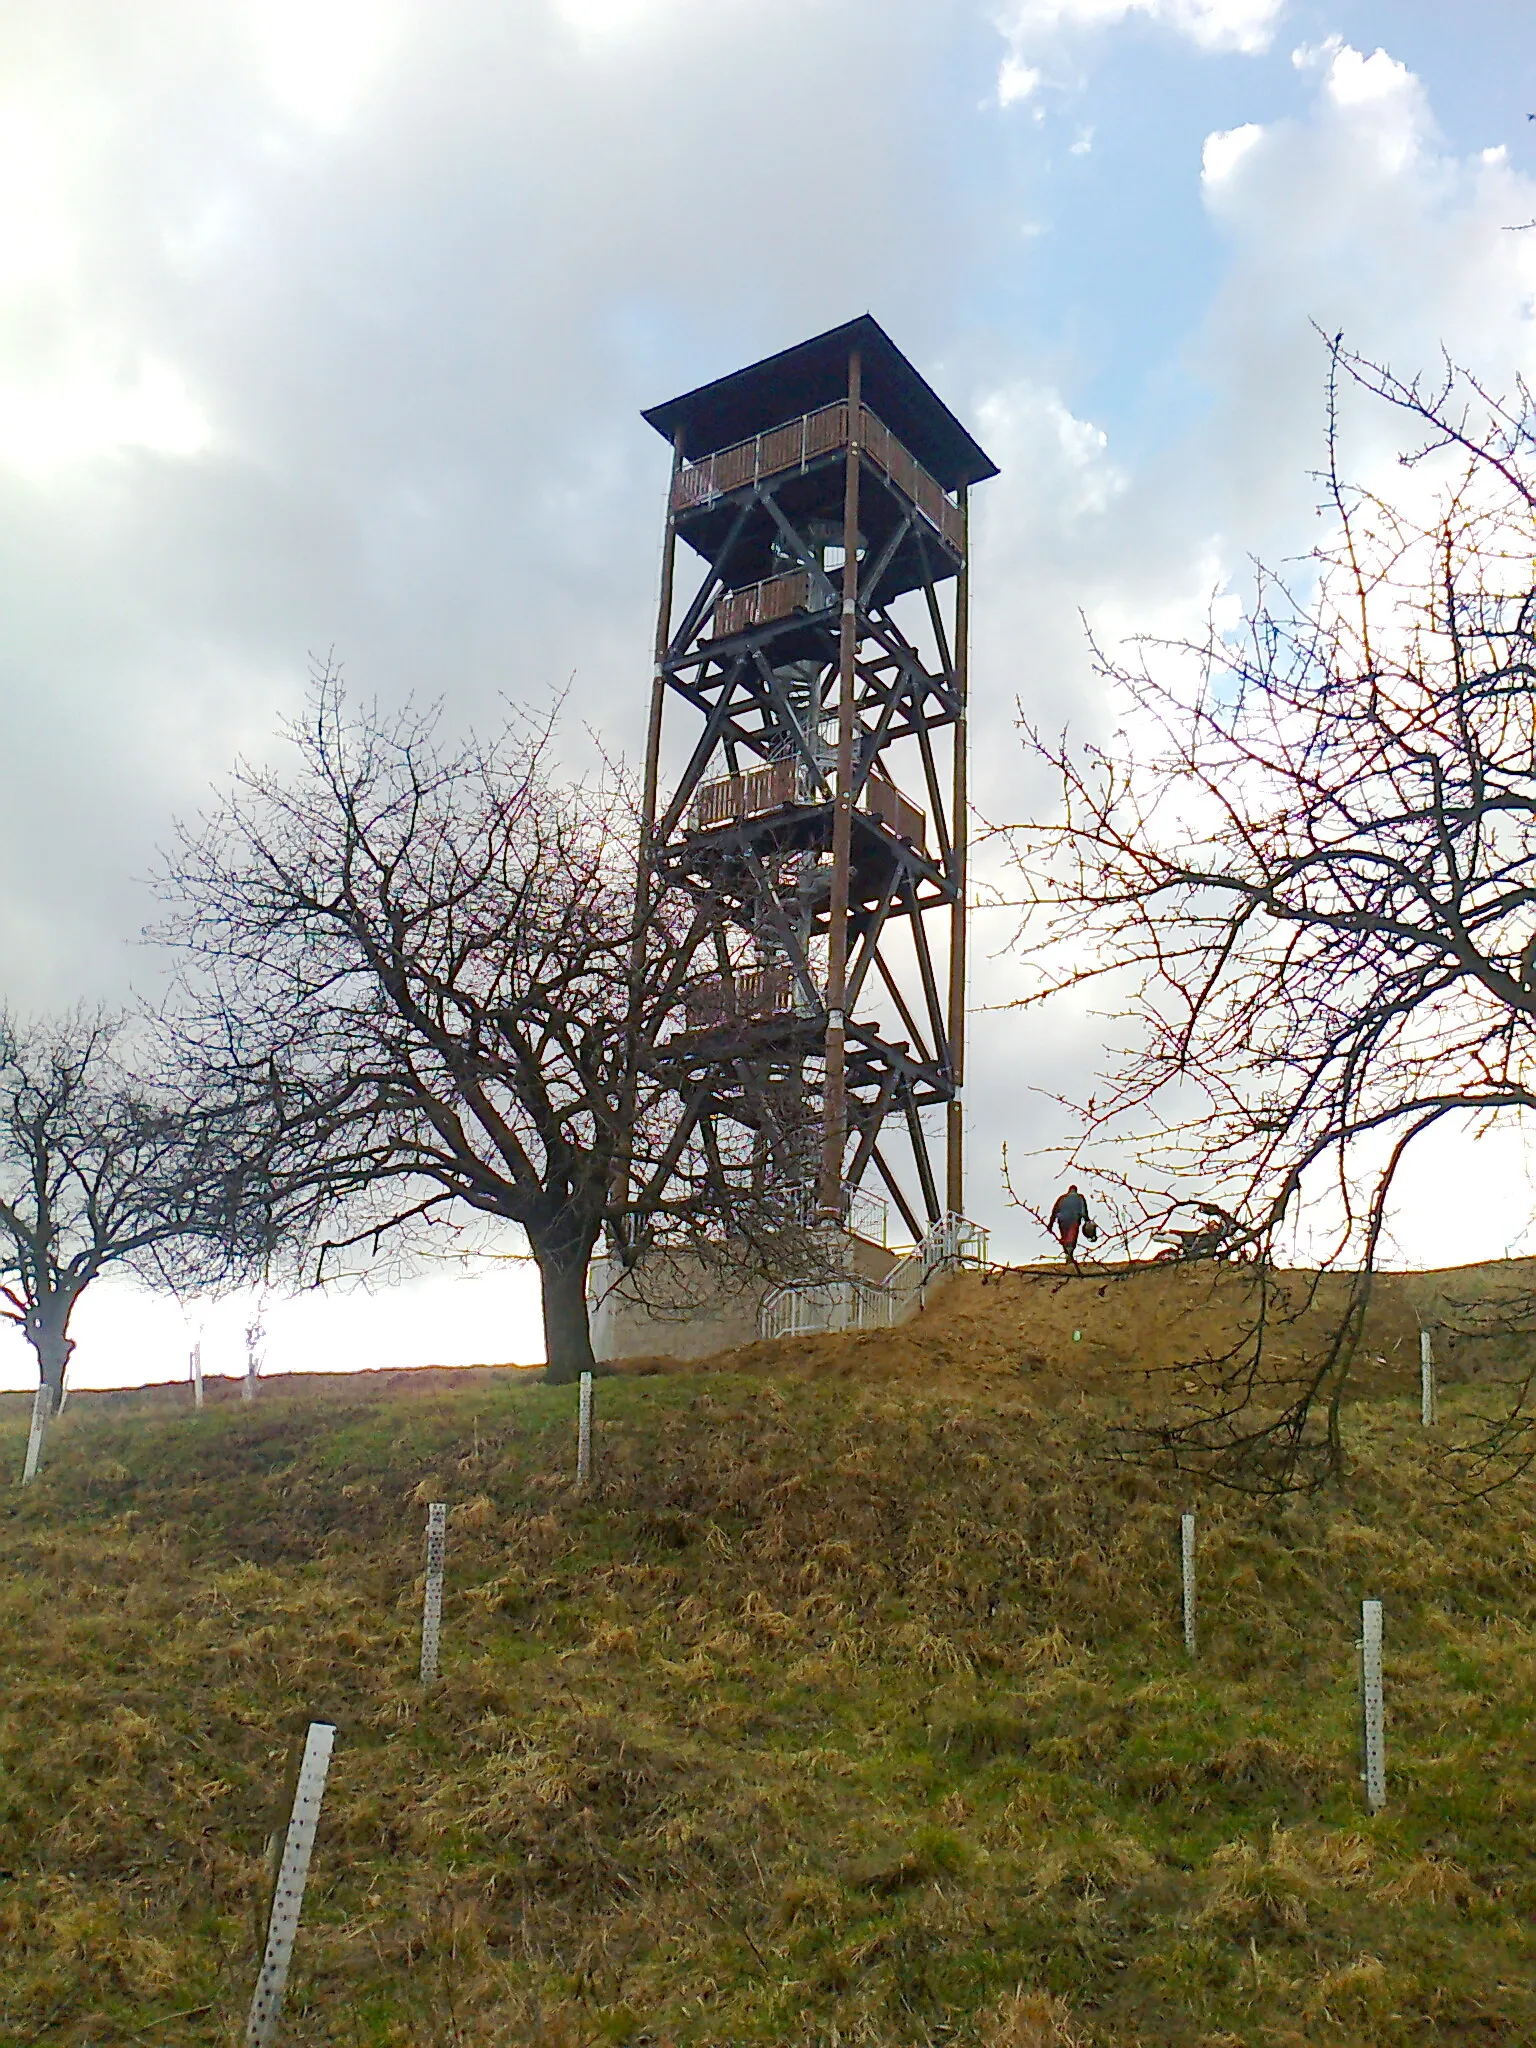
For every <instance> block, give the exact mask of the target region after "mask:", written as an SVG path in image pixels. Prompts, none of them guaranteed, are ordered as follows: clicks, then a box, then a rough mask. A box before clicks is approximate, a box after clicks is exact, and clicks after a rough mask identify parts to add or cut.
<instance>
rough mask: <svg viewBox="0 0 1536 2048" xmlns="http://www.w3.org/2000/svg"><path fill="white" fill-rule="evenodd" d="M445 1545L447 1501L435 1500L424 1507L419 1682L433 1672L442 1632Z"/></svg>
mask: <svg viewBox="0 0 1536 2048" xmlns="http://www.w3.org/2000/svg"><path fill="white" fill-rule="evenodd" d="M447 1547H448V1505H447V1502H446V1501H440V1500H435V1501H433V1502H432V1504H431V1506H430V1507H429V1508H428V1509H427V1590H426V1592H425V1593H424V1594H423V1595H422V1601H421V1682H422V1684H423V1685H430V1684H431V1683H432V1681H433V1680H434V1679H435V1678H436V1676H437V1652H438V1645H439V1643H440V1642H441V1640H442V1633H443V1554H444V1552H445V1551H446V1550H447Z"/></svg>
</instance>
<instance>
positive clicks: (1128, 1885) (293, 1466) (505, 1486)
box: [0, 1282, 1536, 2048]
mask: <svg viewBox="0 0 1536 2048" xmlns="http://www.w3.org/2000/svg"><path fill="white" fill-rule="evenodd" d="M1053 1284H1054V1283H1053ZM1095 1284H1097V1283H1092V1284H1090V1283H1082V1284H1081V1286H1080V1288H1079V1289H1077V1290H1076V1291H1075V1294H1074V1296H1073V1298H1071V1299H1068V1298H1067V1297H1065V1296H1058V1295H1055V1294H1052V1295H1051V1296H1049V1301H1051V1302H1065V1309H1064V1311H1063V1312H1064V1314H1065V1315H1066V1317H1067V1322H1064V1323H1063V1334H1062V1344H1063V1346H1065V1345H1070V1344H1072V1342H1073V1340H1072V1338H1071V1328H1086V1327H1087V1326H1088V1325H1090V1324H1091V1320H1092V1318H1091V1315H1090V1314H1089V1313H1088V1312H1087V1311H1086V1310H1085V1307H1084V1304H1085V1302H1087V1301H1090V1300H1091V1301H1092V1302H1095V1303H1097V1302H1098V1301H1100V1300H1101V1297H1099V1296H1097V1295H1095V1294H1093V1292H1092V1285H1095ZM1159 1284H1162V1283H1161V1282H1160V1283H1159ZM1010 1299H1013V1304H1014V1305H1013V1307H1011V1308H1010V1307H1009V1306H1008V1305H1007V1304H1008V1301H1009V1300H1010ZM1031 1299H1034V1297H1031ZM1102 1299H1103V1300H1105V1301H1108V1300H1109V1297H1103V1298H1102ZM1045 1300H1046V1297H1045V1296H1044V1295H1040V1296H1039V1298H1038V1299H1037V1300H1035V1308H1034V1309H1029V1308H1028V1304H1027V1302H1026V1298H1025V1294H1024V1293H1022V1292H1019V1291H1018V1290H1017V1289H1015V1295H1014V1296H1013V1297H1010V1296H1009V1294H1008V1290H1007V1289H1006V1288H1005V1289H1002V1290H999V1289H996V1288H992V1289H986V1290H981V1289H979V1288H977V1287H976V1286H975V1285H974V1283H965V1284H964V1285H963V1286H960V1287H957V1288H955V1289H952V1290H950V1291H949V1292H948V1294H947V1295H946V1296H944V1297H941V1299H940V1300H939V1302H938V1303H937V1304H936V1305H935V1307H934V1309H933V1310H932V1311H931V1312H930V1314H929V1316H928V1317H927V1318H926V1319H925V1320H924V1321H922V1322H920V1323H918V1324H916V1325H913V1326H911V1328H909V1329H908V1330H907V1331H904V1332H898V1333H891V1335H890V1336H889V1337H884V1338H876V1337H866V1338H862V1339H859V1338H855V1339H841V1340H834V1339H821V1340H814V1341H812V1342H811V1343H809V1344H807V1345H804V1346H801V1347H798V1348H794V1347H792V1348H789V1349H787V1350H782V1351H777V1350H773V1349H771V1348H769V1347H754V1348H753V1349H752V1350H751V1351H750V1352H748V1353H746V1354H743V1355H742V1356H741V1357H740V1358H738V1359H737V1360H735V1361H730V1362H727V1366H728V1368H729V1369H726V1367H722V1366H719V1365H717V1366H716V1367H715V1368H714V1369H709V1370H700V1371H694V1372H677V1373H667V1374H656V1375H650V1376H633V1377H630V1376H626V1377H624V1378H623V1379H620V1380H613V1381H607V1382H604V1383H603V1384H602V1385H601V1387H600V1389H599V1410H600V1420H601V1432H600V1442H599V1478H600V1482H601V1484H600V1488H599V1490H598V1491H597V1492H596V1493H595V1494H594V1495H592V1496H589V1497H586V1498H578V1497H575V1496H574V1495H573V1494H572V1492H571V1490H570V1485H569V1478H570V1474H571V1470H572V1467H573V1464H574V1449H575V1446H574V1407H575V1402H574V1396H573V1395H572V1394H571V1393H570V1392H569V1391H563V1390H553V1389H545V1388H542V1387H539V1386H537V1385H534V1384H532V1383H530V1381H529V1379H528V1378H527V1377H526V1376H521V1375H516V1374H513V1373H510V1372H490V1371H487V1372H482V1373H475V1374H463V1375H418V1376H413V1377H411V1378H410V1379H409V1380H408V1379H407V1378H406V1376H399V1375H397V1376H392V1377H391V1379H390V1380H389V1381H387V1382H386V1381H379V1382H374V1381H363V1382H358V1381H317V1382H309V1383H299V1384H294V1383H291V1382H290V1383H286V1384H279V1385H276V1386H272V1387H268V1388H266V1389H265V1390H264V1391H263V1394H262V1397H261V1400H260V1401H259V1403H258V1404H257V1406H256V1407H255V1409H254V1410H246V1409H243V1408H242V1407H241V1406H240V1404H238V1403H237V1402H233V1401H227V1402H226V1401H221V1402H220V1403H218V1404H217V1405H215V1406H214V1407H212V1408H210V1410H209V1411H208V1412H207V1413H205V1414H204V1415H203V1416H201V1417H196V1418H195V1417H193V1416H192V1415H191V1414H190V1413H188V1412H187V1410H186V1408H185V1405H184V1396H182V1395H180V1394H178V1395H177V1396H176V1399H175V1400H174V1401H172V1400H171V1399H169V1398H166V1397H148V1396H144V1397H124V1398H116V1399H108V1398H106V1397H97V1398H95V1399H91V1398H89V1397H87V1398H83V1399H81V1400H80V1401H79V1402H77V1403H76V1404H74V1406H73V1407H72V1410H71V1412H70V1413H69V1414H68V1415H66V1417H65V1418H64V1420H63V1422H62V1423H61V1424H60V1425H59V1427H58V1429H57V1431H56V1432H55V1435H54V1437H53V1439H52V1442H51V1444H50V1462H49V1465H48V1468H47V1471H46V1473H45V1476H44V1478H43V1479H42V1480H41V1481H40V1482H39V1484H38V1485H37V1486H36V1487H34V1488H33V1489H31V1490H30V1491H29V1492H28V1493H27V1494H25V1495H24V1494H22V1493H21V1492H20V1490H19V1489H17V1488H15V1487H14V1486H9V1485H8V1486H7V1487H6V1488H5V1489H4V1491H3V1493H0V1638H3V1644H4V1666H3V1670H4V1676H3V1680H0V1687H3V1691H0V1773H3V1776H0V1950H3V1953H4V1958H5V1961H4V1968H3V1971H0V2043H4V2044H7V2048H10V2044H16V2048H20V2044H23V2043H25V2044H32V2043H38V2042H59V2043H79V2044H84V2043H87V2042H90V2043H95V2044H99V2048H107V2044H112V2048H119V2044H124V2043H129V2042H136V2041H149V2042H154V2043H165V2044H172V2048H174V2044H189V2043H227V2042H231V2041H233V2040H236V2039H238V2037H239V2028H240V2025H241V2022H242V2021H243V2015H244V2009H245V2005H246V2002H247V2000H248V1998H249V1992H250V1985H251V1981H252V1977H253V1973H254V1968H255V1960H256V1950H257V1937H256V1915H257V1912H258V1902H259V1897H260V1892H261V1886H262V1877H263V1850H264V1844H265V1838H266V1836H267V1833H268V1830H269V1828H270V1827H271V1825H272V1821H273V1814H272V1807H273V1802H274V1800H275V1799H276V1798H277V1796H278V1795H279V1793H280V1791H281V1781H282V1777H283V1771H284V1759H285V1756H286V1753H287V1744H288V1740H289V1736H290V1734H291V1732H292V1731H293V1730H294V1729H295V1728H296V1727H300V1726H302V1724H303V1722H304V1721H305V1720H306V1719H307V1718H309V1717H310V1716H311V1715H324V1716H326V1717H327V1718H332V1719H335V1720H336V1721H338V1723H339V1724H340V1730H341V1733H340V1737H339V1741H338V1745H337V1752H336V1760H335V1764H334V1767H333V1773H332V1779H331V1786H330V1790H329V1792H328V1795H327V1801H326V1807H325V1812H324V1816H323V1820H322V1824H321V1832H320V1840H319V1847H318V1851H317V1857H316V1863H315V1869H314V1873H313V1877H312V1881H311V1890H310V1896H309V1900H308V1904H307V1906H306V1912H305V1920H304V1926H303V1929H302V1932H301V1936H300V1945H299V1952H298V1958H297V1963H296V1967H295V1974H294V1979H293V1982H292V1986H291V1990H290V1998H289V2006H288V2017H287V2023H286V2026H285V2029H284V2040H285V2041H286V2042H290V2043H293V2044H295V2048H297V2044H300V2043H316V2044H318V2043H326V2044H337V2048H340V2044H366V2043H399V2044H407V2043H409V2044H413V2048H416V2044H420V2048H426V2044H439V2043H441V2044H445V2048H446V2044H464V2048H469V2044H490V2043H493V2042H494V2043H496V2044H498V2048H501V2044H505V2048H512V2044H516V2043H524V2042H526V2043H535V2042H538V2043H549V2044H552V2048H555V2044H558V2048H576V2044H586V2043H593V2044H596V2043H604V2042H615V2043H623V2042H633V2043H642V2042H649V2043H663V2042H666V2043H672V2044H678V2048H681V2044H683V2043H719V2044H725V2043H753V2042H762V2043H795V2044H801V2043H804V2044H812V2043H816V2044H825V2048H832V2044H834V2043H839V2044H850V2043H861V2042H871V2043H882V2044H887V2043H888V2044H896V2048H918V2044H927V2043H940V2042H943V2043H950V2042H957V2043H978V2044H991V2048H1051V2044H1054V2048H1070V2044H1085V2043H1093V2044H1098V2048H1110V2044H1116V2048H1118V2044H1127V2048H1128V2044H1132V2043H1137V2044H1145V2048H1154V2044H1156V2048H1172V2044H1181V2048H1182V2044H1189V2048H1197V2044H1198V2048H1235V2044H1249V2043H1252V2044H1256V2048H1257V2044H1265V2048H1270V2044H1273V2048H1282V2044H1303V2043H1305V2044H1309V2048H1310V2044H1313V2043H1324V2042H1326V2043H1329V2044H1344V2048H1348V2044H1356V2043H1358V2044H1365V2043H1372V2044H1375V2043H1382V2044H1386V2043H1393V2044H1396V2043H1403V2044H1408V2043H1413V2044H1423V2043H1438V2042H1444V2043H1465V2042H1473V2041H1475V2042H1481V2043H1501V2042H1508V2043H1510V2044H1516V2043H1528V2042H1530V2041H1533V2040H1536V1936H1533V1932H1532V1914H1533V1911H1536V1860H1533V1852H1532V1844H1533V1842H1536V1771H1533V1766H1536V1735H1533V1732H1532V1728H1531V1724H1530V1703H1531V1701H1532V1699H1533V1698H1536V1628H1533V1624H1536V1544H1533V1533H1536V1521H1533V1490H1532V1487H1531V1486H1530V1485H1529V1484H1526V1483H1521V1484H1520V1485H1519V1486H1518V1487H1516V1488H1513V1489H1510V1490H1508V1491H1506V1492H1505V1493H1504V1494H1502V1495H1501V1496H1499V1497H1498V1498H1496V1499H1495V1500H1493V1501H1492V1502H1490V1503H1488V1504H1486V1505H1482V1506H1476V1507H1471V1508H1459V1509H1454V1510H1450V1509H1447V1508H1445V1507H1444V1506H1442V1505H1440V1504H1438V1502H1437V1497H1436V1488H1435V1485H1434V1482H1433V1478H1432V1474H1431V1472H1430V1469H1429V1467H1428V1465H1427V1463H1426V1451H1425V1444H1424V1441H1423V1432H1421V1431H1420V1430H1419V1429H1418V1427H1417V1421H1416V1402H1415V1401H1413V1400H1412V1399H1411V1398H1410V1393H1411V1382H1412V1376H1411V1375H1410V1373H1409V1372H1408V1371H1407V1370H1406V1368H1405V1369H1404V1370H1403V1371H1402V1372H1400V1373H1397V1374H1395V1375H1394V1374H1390V1373H1387V1372H1386V1371H1385V1370H1384V1371H1383V1373H1382V1375H1381V1376H1380V1384H1379V1385H1378V1386H1377V1387H1376V1389H1375V1392H1374V1394H1373V1398H1372V1399H1371V1400H1370V1401H1369V1402H1368V1403H1366V1404H1364V1405H1363V1406H1361V1407H1359V1408H1357V1409H1356V1410H1355V1412H1354V1413H1353V1415H1352V1417H1351V1423H1350V1431H1351V1438H1352V1441H1353V1443H1354V1446H1355V1450H1356V1461H1357V1462H1356V1473H1355V1477H1354V1479H1353V1481H1352V1485H1351V1488H1350V1491H1349V1494H1348V1496H1347V1497H1343V1498H1339V1497H1330V1498H1328V1499H1325V1500H1321V1501H1317V1502H1313V1503H1311V1504H1290V1505H1286V1506H1283V1507H1275V1508H1256V1507H1252V1506H1249V1505H1247V1504H1243V1503H1236V1502H1227V1503H1223V1502H1220V1501H1209V1502H1200V1503H1198V1506H1199V1508H1200V1511H1201V1555H1200V1570H1201V1579H1202V1593H1203V1609H1202V1620H1203V1647H1202V1654H1201V1657H1200V1660H1199V1662H1198V1663H1197V1664H1196V1665H1195V1666H1194V1667H1193V1668H1190V1667H1189V1665H1188V1664H1187V1662H1186V1659H1185V1657H1184V1655H1183V1650H1182V1644H1181V1640H1180V1635H1179V1627H1178V1613H1177V1555H1176V1553H1177V1528H1178V1511H1179V1509H1180V1508H1181V1507H1182V1506H1185V1505H1187V1504H1188V1503H1186V1502H1185V1501H1183V1500H1182V1499H1181V1498H1179V1497H1178V1496H1176V1495H1174V1494H1170V1493H1169V1492H1168V1491H1167V1490H1166V1488H1165V1487H1163V1485H1162V1484H1161V1483H1160V1482H1157V1481H1154V1480H1153V1479H1151V1478H1149V1477H1147V1476H1146V1475H1144V1474H1140V1473H1137V1472H1134V1471H1128V1470H1126V1469H1123V1468H1117V1467H1114V1466H1110V1465H1106V1464H1105V1463H1103V1462H1102V1461H1101V1460H1100V1458H1099V1457H1098V1456H1097V1450H1098V1447H1099V1441H1100V1438H1099V1432H1100V1429H1101V1423H1102V1419H1103V1417H1104V1415H1105V1414H1106V1413H1107V1412H1108V1411H1109V1409H1110V1408H1111V1407H1112V1406H1113V1405H1114V1404H1115V1403H1116V1401H1117V1400H1118V1399H1119V1394H1120V1392H1121V1391H1124V1389H1118V1390H1117V1387H1116V1384H1115V1379H1114V1375H1113V1373H1112V1372H1111V1371H1110V1370H1109V1367H1108V1365H1106V1364H1105V1362H1104V1361H1105V1360H1106V1359H1111V1358H1114V1357H1122V1358H1123V1354H1124V1352H1125V1350H1126V1348H1127V1347H1126V1346H1121V1347H1120V1350H1119V1351H1118V1352H1117V1351H1116V1348H1115V1345H1114V1344H1111V1343H1110V1342H1109V1341H1108V1339H1107V1338H1106V1339H1104V1340H1103V1341H1104V1349H1103V1351H1102V1352H1100V1353H1097V1354H1095V1356H1096V1357H1097V1359H1098V1367H1097V1369H1090V1361H1087V1360H1085V1363H1084V1366H1083V1368H1082V1371H1081V1373H1080V1374H1079V1376H1078V1378H1079V1381H1080V1385H1079V1386H1078V1390H1077V1391H1076V1392H1071V1393H1069V1389H1071V1387H1072V1386H1073V1381H1072V1379H1071V1378H1070V1377H1069V1368H1070V1367H1071V1365H1072V1364H1073V1363H1074V1354H1073V1353H1069V1352H1066V1351H1065V1350H1064V1351H1063V1354H1062V1357H1061V1359H1060V1360H1057V1359H1055V1358H1054V1357H1048V1356H1046V1351H1047V1349H1048V1347H1047V1346H1045V1344H1044V1341H1043V1340H1041V1342H1039V1343H1035V1344H1034V1345H1033V1349H1030V1348H1028V1346H1026V1344H1025V1342H1024V1340H1023V1337H1022V1336H1021V1331H1022V1330H1023V1328H1024V1324H1025V1323H1026V1322H1027V1321H1028V1317H1029V1315H1030V1314H1034V1313H1035V1312H1036V1310H1040V1303H1041V1302H1042V1301H1045ZM1054 1312H1055V1311H1054V1310H1052V1313H1054ZM1116 1312H1118V1311H1116ZM1040 1313H1043V1310H1040ZM1104 1313H1105V1314H1106V1315H1107V1314H1108V1313H1109V1311H1108V1310H1107V1309H1106V1310H1105V1311H1104ZM1073 1316H1076V1317H1077V1318H1078V1320H1076V1321H1075V1322H1074V1321H1071V1318H1072V1317H1073ZM1010 1318H1013V1320H1010ZM1037 1320H1038V1316H1037ZM1068 1323H1070V1327H1068ZM1086 1341H1089V1340H1088V1339H1087V1337H1086V1336H1085V1338H1082V1339H1079V1340H1077V1345H1078V1350H1077V1353H1076V1355H1077V1356H1081V1355H1082V1353H1081V1346H1082V1345H1083V1343H1084V1342H1086ZM1094 1341H1098V1340H1094ZM1129 1349H1130V1350H1131V1351H1133V1352H1134V1351H1136V1350H1137V1349H1138V1345H1137V1344H1131V1345H1130V1346H1129ZM1382 1355H1383V1356H1386V1355H1387V1354H1386V1353H1385V1352H1384V1353H1383V1354H1382ZM1122 1377H1123V1378H1124V1380H1125V1382H1126V1386H1127V1387H1128V1386H1129V1384H1130V1382H1131V1381H1132V1380H1133V1379H1134V1380H1137V1381H1139V1378H1140V1375H1139V1367H1138V1369H1137V1370H1136V1371H1134V1372H1131V1373H1122ZM1467 1398H1468V1397H1467V1396H1465V1395H1458V1394H1456V1393H1455V1392H1452V1393H1451V1394H1450V1395H1449V1396H1448V1397H1447V1400H1446V1408H1447V1411H1448V1413H1450V1414H1454V1412H1455V1409H1456V1407H1457V1405H1458V1403H1459V1402H1464V1401H1465V1400H1466V1399H1467ZM24 1427H25V1410H24V1404H23V1403H22V1402H21V1401H20V1400H19V1399H13V1400H11V1401H9V1402H7V1403H4V1404H0V1470H3V1471H4V1472H6V1473H7V1474H10V1473H14V1472H15V1471H16V1470H18V1469H19V1465H20V1459H21V1451H22V1443H23V1436H24ZM437 1498H442V1499H447V1500H449V1501H450V1502H452V1503H453V1510H452V1514H451V1516H450V1539H449V1543H450V1548H449V1594H448V1599H447V1603H446V1610H445V1613H446V1623H445V1638H444V1641H445V1648H444V1678H443V1681H442V1683H441V1684H440V1685H439V1686H438V1687H437V1688H436V1689H434V1690H432V1691H431V1692H429V1693H427V1694H425V1695H424V1694H423V1692H422V1689H421V1688H420V1687H419V1685H418V1684H417V1683H416V1680H415V1676H414V1671H415V1662H416V1653H417V1637H416V1623H417V1616H418V1613H419V1603H420V1578H419V1573H420V1570H421V1542H422V1527H423V1522H424V1503H425V1502H427V1501H428V1500H431V1499H437ZM1362 1594H1374V1595H1379V1596H1380V1597H1381V1598H1382V1599H1384V1601H1385V1602H1386V1618H1387V1640H1388V1687H1389V1693H1388V1698H1389V1727H1388V1741H1389V1768H1390V1772H1391V1780H1390V1803H1389V1805H1388V1808H1387V1810H1386V1812H1385V1813H1384V1814H1382V1815H1380V1816H1379V1817H1377V1818H1375V1819H1370V1818H1368V1817H1367V1816H1366V1814H1365V1812H1364V1809H1363V1803H1362V1799H1361V1794H1360V1786H1359V1781H1358V1776H1357V1773H1358V1757H1357V1728H1356V1692H1355V1652H1354V1639H1355V1637H1356V1635H1357V1633H1358V1620H1359V1600H1360V1598H1361V1596H1362Z"/></svg>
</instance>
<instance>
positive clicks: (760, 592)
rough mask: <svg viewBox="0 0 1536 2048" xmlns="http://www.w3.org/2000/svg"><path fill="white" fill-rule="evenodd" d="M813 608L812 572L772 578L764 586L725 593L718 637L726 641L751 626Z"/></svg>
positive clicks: (716, 619)
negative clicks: (733, 634)
mask: <svg viewBox="0 0 1536 2048" xmlns="http://www.w3.org/2000/svg"><path fill="white" fill-rule="evenodd" d="M810 605H811V577H810V571H809V570H807V569H791V570H789V571H788V573H787V574H785V575H783V576H768V577H765V578H764V579H763V581H762V582H761V583H749V584H747V586H746V588H745V589H743V590H728V591H727V592H726V593H725V596H724V597H722V598H721V600H720V602H719V603H718V604H717V605H716V606H715V616H714V636H715V638H716V639H717V640H724V639H727V638H728V637H729V636H730V635H731V634H732V633H745V632H746V631H747V629H748V627H750V626H766V625H769V624H770V623H771V622H772V621H773V620H774V619H787V618H788V617H789V615H790V613H791V612H796V611H800V612H803V611H809V610H810Z"/></svg>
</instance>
